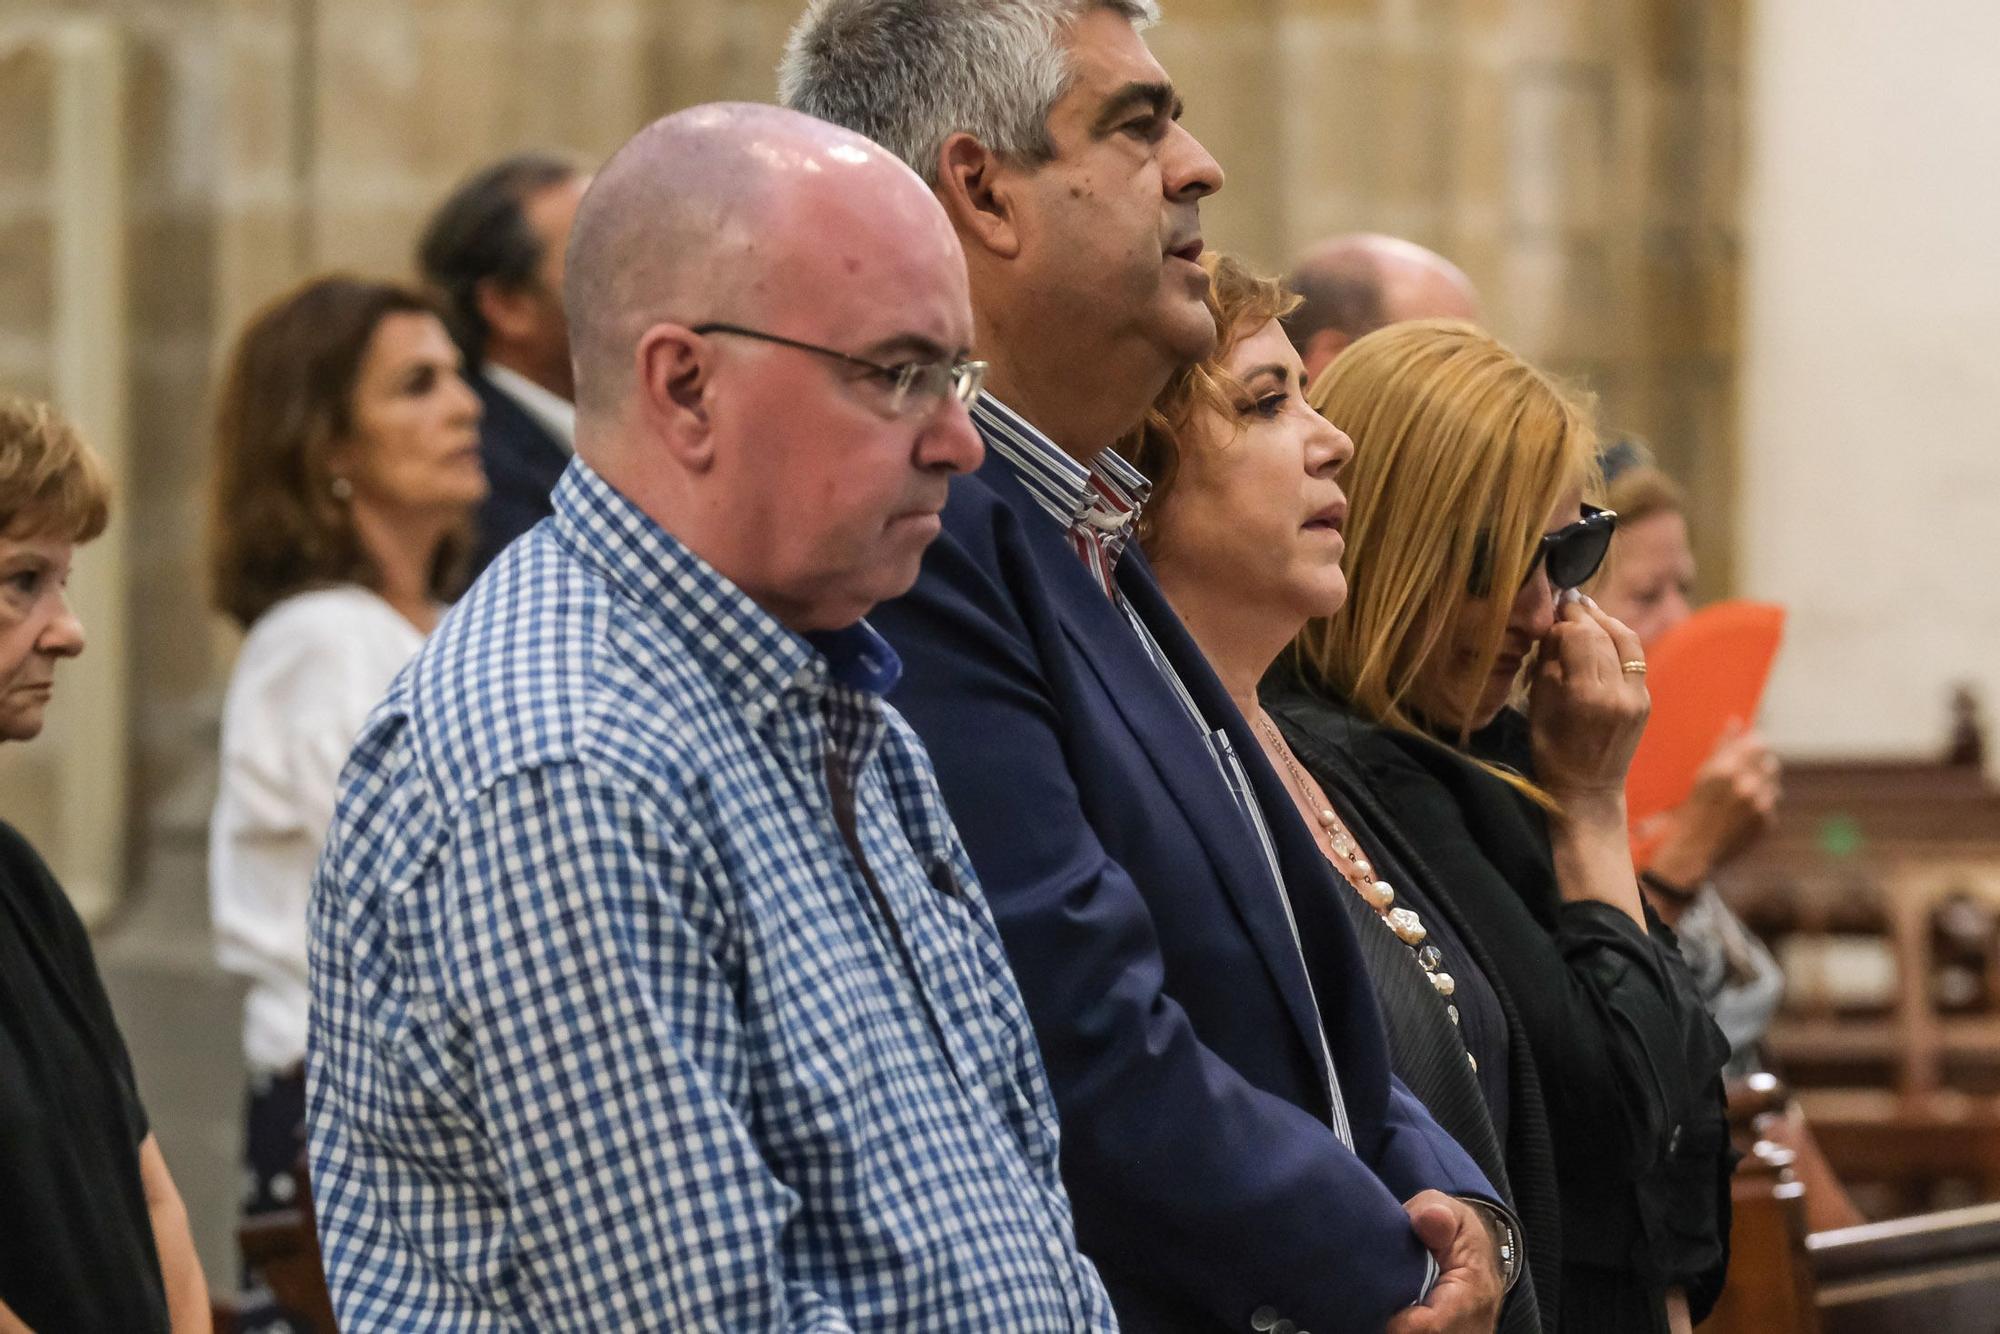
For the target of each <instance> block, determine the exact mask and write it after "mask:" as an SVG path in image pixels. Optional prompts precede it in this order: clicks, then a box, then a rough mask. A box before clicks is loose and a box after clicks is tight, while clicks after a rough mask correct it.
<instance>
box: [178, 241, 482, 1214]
mask: <svg viewBox="0 0 2000 1334" xmlns="http://www.w3.org/2000/svg"><path fill="white" fill-rule="evenodd" d="M458 372H459V358H458V352H457V350H456V348H455V347H454V346H453V344H452V341H451V338H450V337H449V335H447V333H446V332H445V327H444V324H443V322H442V321H441V320H440V319H439V318H438V315H437V313H436V311H435V309H434V307H433V306H432V305H431V303H430V302H429V301H427V300H426V299H425V298H423V297H421V296H419V295H418V294H416V293H415V292H411V291H408V290H405V289H403V288H400V287H396V286H391V285H389V284H384V283H377V282H368V281H362V280H358V279H353V278H345V277H330V278H321V279H318V280H315V281H313V282H310V283H308V284H306V285H305V286H303V287H301V288H299V289H297V290H296V291H294V292H292V293H290V294H288V295H286V296H284V297H282V298H281V299H279V300H278V301H276V302H274V303H273V304H271V305H270V306H268V307H266V308H265V310H264V311H263V312H262V313H261V314H259V315H258V316H257V317H256V318H255V319H254V320H253V321H252V322H251V324H250V326H249V328H248V329H247V330H246V331H245V332H244V334H243V337H242V339H241V341H240V342H239V343H238V344H237V347H236V351H235V355H234V357H233V358H232V361H231V365H230V370H229V375H228V378H227V380H226V382H225V383H224V386H223V390H222V395H221V402H220V410H219V416H218V422H217V446H218V449H217V454H218V457H217V467H216V472H215V492H214V514H213V524H214V534H213V540H212V544H211V558H212V575H213V580H214V598H215V605H216V606H217V608H218V609H219V610H221V611H222V612H224V613H225V614H226V615H228V616H229V617H230V618H231V619H232V620H234V621H235V622H236V623H237V624H238V625H239V626H241V627H243V628H244V629H245V630H247V631H248V635H247V637H246V638H245V640H244V642H243V648H242V652H241V655H240V656H239V657H238V659H237V662H236V667H235V670H234V672H233V673H232V675H231V677H230V681H229V693H228V697H227V699H226V701H225V703H224V706H223V717H222V770H221V785H220V789H219V791H218V793H217V796H216V802H215V813H214V817H213V820H212V822H211V826H210V840H209V901H210V906H211V910H212V913H213V916H214V924H215V939H216V953H217V956H218V958H219V960H220V962H221V964H222V966H223V967H224V968H226V969H228V970H229V971H231V972H233V973H238V974H240V975H242V976H243V977H244V978H245V979H246V980H247V981H248V983H249V992H248V996H247V998H246V1001H245V1005H244V1022H243V1049H244V1057H245V1059H246V1062H247V1064H248V1069H249V1075H250V1096H249V1104H248V1114H247V1135H246V1159H247V1164H248V1167H249V1171H250V1178H251V1179H250V1182H249V1188H248V1190H247V1192H246V1197H245V1210H246V1212H247V1213H257V1212H262V1211H267V1210H270V1209H275V1208H283V1207H285V1206H286V1205H288V1204H289V1203H290V1202H291V1200H292V1196H293V1190H294V1188H293V1176H292V1170H293V1166H294V1164H295V1163H296V1162H297V1161H298V1160H299V1155H300V1151H301V1149H302V1148H303V1146H304V1129H305V1078H304V1060H305V1054H306V1008H307V986H306V897H307V893H308V890H309V889H310V886H311V883H312V875H313V867H314V864H315V862H316V861H317V860H318V857H319V851H320V845H321V843H322V842H323V841H324V839H325V836H326V829H327V825H328V822H329V821H330V820H331V818H332V815H333V805H334V795H335V791H336V788H337V784H338V780H339V775H340V769H341V765H342V764H343V763H344V762H345V761H346V758H347V752H348V748H349V746H350V745H351V744H352V742H353V740H354V737H355V736H356V734H357V733H358V732H359V731H360V729H361V725H362V723H363V721H364V720H365V719H366V718H367V716H368V713H369V711H370V710H371V709H372V708H373V707H374V706H375V703H376V702H377V701H378V700H379V699H380V698H381V697H382V695H383V694H384V693H385V692H386V691H387V689H388V686H389V683H390V681H391V679H392V678H394V676H395V675H396V673H397V672H398V671H399V670H400V669H401V668H402V666H403V664H404V663H406V662H407V661H408V660H409V659H410V658H411V657H412V656H413V655H414V654H415V653H416V650H417V648H418V647H419V646H420V645H421V644H422V642H423V638H424V636H425V635H426V634H428V633H429V632H430V630H431V628H432V627H433V626H434V625H436V623H437V619H438V616H439V614H440V613H441V611H442V610H443V598H444V597H445V595H446V593H447V592H448V591H449V590H451V589H452V588H453V586H454V583H455V580H456V579H457V571H458V570H459V568H460V567H461V566H462V563H463V557H464V554H465V551H466V549H467V535H468V532H469V524H470V519H471V515H472V512H473V508H474V507H475V506H476V505H477V504H478V503H479V501H480V499H481V498H482V497H483V496H484V495H485V493H486V478H485V475H484V473H483V472H482V471H481V468H480V462H479V450H478V444H479V440H478V434H477V426H478V421H479V400H478V399H477V398H476V397H474V395H473V393H472V391H471V390H470V389H469V388H467V386H466V384H465V382H464V380H462V379H461V378H460V377H459V373H458Z"/></svg>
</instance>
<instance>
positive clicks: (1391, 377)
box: [1293, 320, 1597, 800]
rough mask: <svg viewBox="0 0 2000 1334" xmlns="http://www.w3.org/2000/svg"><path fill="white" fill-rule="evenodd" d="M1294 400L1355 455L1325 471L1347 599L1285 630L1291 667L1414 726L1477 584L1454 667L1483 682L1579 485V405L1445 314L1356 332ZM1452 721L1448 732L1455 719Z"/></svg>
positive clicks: (1582, 450)
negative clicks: (1335, 472) (1343, 546)
mask: <svg viewBox="0 0 2000 1334" xmlns="http://www.w3.org/2000/svg"><path fill="white" fill-rule="evenodd" d="M1307 397H1308V398H1309V399H1310V401H1311V402H1312V405H1313V406H1314V407H1316V408H1318V409H1319V410H1320V412H1321V413H1323V414H1324V415H1325V416H1326V418H1327V420H1329V421H1331V422H1332V423H1333V424H1334V425H1336V426H1338V427H1339V428H1340V429H1341V430H1343V431H1345V432H1347V434H1348V436H1349V437H1350V438H1351V439H1352V440H1353V441H1354V461H1353V462H1352V463H1350V464H1349V465H1348V467H1347V469H1346V470H1345V472H1344V473H1343V474H1342V475H1341V479H1340V480H1341V485H1342V487H1343V488H1344V489H1345V490H1346V492H1347V496H1348V503H1349V506H1350V509H1349V514H1348V519H1347V524H1346V527H1345V535H1346V538H1347V555H1346V559H1345V560H1344V561H1343V565H1344V567H1345V569H1346V572H1347V583H1348V590H1349V591H1348V596H1347V603H1346V605H1345V606H1343V607H1342V608H1341V610H1340V611H1339V612H1338V613H1337V614H1335V615H1334V616H1332V617H1323V618H1318V619H1315V620H1313V621H1311V622H1309V623H1307V625H1306V627H1305V628H1304V629H1303V630H1301V631H1300V632H1299V635H1298V637H1297V639H1296V640H1295V641H1294V643H1293V651H1294V653H1295V655H1296V661H1297V664H1298V667H1299V669H1300V671H1301V672H1302V674H1303V675H1304V677H1305V679H1306V680H1307V681H1308V682H1309V683H1311V684H1313V685H1316V686H1319V687H1321V688H1324V689H1327V690H1330V691H1331V692H1332V693H1334V694H1336V695H1338V696H1340V697H1341V698H1342V699H1344V700H1346V701H1347V703H1348V704H1349V705H1350V706H1351V707H1353V708H1354V709H1355V710H1356V711H1357V712H1359V713H1360V714H1362V715H1363V716H1365V717H1367V718H1369V719H1371V720H1373V721H1374V722H1376V723H1378V724H1380V725H1382V726H1384V727H1388V728H1393V729H1395V730H1397V731H1402V732H1411V733H1420V732H1422V731H1423V730H1424V729H1423V728H1422V727H1421V726H1420V725H1419V723H1418V721H1417V719H1416V717H1415V716H1414V715H1413V714H1412V711H1411V706H1410V692H1411V689H1412V687H1413V686H1414V685H1415V684H1416V683H1417V682H1418V681H1420V680H1422V679H1424V678H1425V677H1426V676H1427V675H1428V674H1429V673H1430V672H1432V671H1433V670H1435V669H1436V668H1437V667H1439V666H1441V665H1443V661H1444V655H1445V654H1446V653H1447V652H1448V650H1449V648H1450V638H1449V637H1450V634H1451V631H1452V627H1453V625H1454V623H1455V622H1456V620H1457V617H1458V613H1459V611H1460V609H1461V607H1463V605H1464V604H1465V603H1466V602H1467V601H1468V600H1469V599H1471V598H1472V597H1473V596H1474V595H1473V593H1472V592H1471V590H1472V589H1473V588H1475V587H1483V588H1487V589H1490V590H1492V591H1491V594H1490V595H1489V596H1488V597H1487V598H1486V599H1485V602H1486V615H1485V617H1484V624H1483V626H1482V627H1481V631H1482V632H1481V635H1480V638H1479V645H1480V647H1479V657H1478V661H1477V663H1476V664H1474V665H1473V666H1470V667H1467V668H1466V669H1465V670H1466V672H1467V674H1468V677H1469V678H1471V679H1478V680H1484V679H1485V678H1486V676H1487V675H1488V674H1490V673H1491V672H1492V670H1493V668H1494V665H1495V664H1496V663H1497V662H1498V661H1499V658H1500V654H1501V652H1502V649H1503V647H1504V641H1505V639H1506V632H1507V619H1508V615H1509V612H1510V609H1511V606H1512V603H1513V593H1514V590H1515V589H1517V588H1519V587H1520V586H1521V584H1522V582H1523V581H1524V580H1525V579H1526V577H1527V574H1528V570H1529V564H1530V562H1531V561H1532V560H1533V559H1534V556H1535V549H1536V546H1537V544H1538V543H1539V542H1540V540H1541V536H1542V531H1543V525H1544V524H1545V523H1546V522H1547V521H1548V516H1549V511H1550V510H1551V509H1552V508H1553V507H1554V506H1555V504H1556V502H1557V501H1558V500H1559V499H1561V498H1562V496H1563V495H1564V493H1566V492H1569V491H1572V490H1578V489H1582V490H1584V491H1585V492H1587V493H1589V492H1594V490H1595V483H1596V473H1597V464H1596V433H1595V429H1594V427H1593V426H1592V423H1591V409H1590V405H1589V402H1588V400H1587V399H1586V398H1585V397H1584V396H1582V395H1580V394H1578V393H1576V392H1574V391H1572V390H1569V389H1566V388H1565V387H1563V386H1562V385H1560V384H1558V383H1557V382H1556V381H1555V380H1553V379H1552V378H1550V377H1549V376H1547V375H1545V374H1543V373H1542V372H1541V371H1539V370H1536V369H1535V368H1534V367H1533V366H1531V365H1529V364H1528V363H1527V362H1526V361H1524V360H1522V359H1521V358H1520V357H1519V356H1517V355H1516V354H1515V353H1514V352H1513V351H1511V350H1510V349H1508V348H1507V347H1506V346H1504V345H1503V344H1501V343H1500V342H1499V341H1498V340H1496V339H1494V338H1492V337H1491V336H1489V335H1487V334H1485V333H1483V332H1481V331H1480V330H1479V329H1478V328H1476V327H1475V326H1473V325H1471V324H1466V323H1462V322H1460V321H1456V320H1417V321H1412V322H1410V323H1405V324H1394V325H1390V326H1389V327H1388V328H1385V329H1381V330H1378V331H1376V332H1375V333H1372V334H1369V335H1368V336H1367V337H1365V338H1361V339H1358V340H1356V341H1355V342H1354V344H1353V345H1352V346H1350V347H1349V348H1348V349H1347V350H1346V351H1345V352H1343V353H1342V354H1341V355H1340V356H1339V357H1338V358H1337V359H1336V360H1335V361H1334V363H1333V364H1332V366H1330V367H1329V368H1328V369H1327V371H1326V372H1325V373H1324V374H1323V375H1321V376H1320V378H1319V380H1318V382H1317V383H1315V384H1314V385H1313V387H1312V390H1311V392H1310V393H1309V394H1308V395H1307ZM1475 673H1476V675H1475ZM1429 721H1430V722H1431V723H1433V724H1434V725H1435V724H1437V723H1441V722H1444V721H1446V720H1443V719H1431V720H1429ZM1455 721H1459V735H1458V740H1459V743H1460V744H1461V745H1463V744H1464V743H1465V741H1466V739H1467V737H1468V735H1469V733H1470V727H1469V723H1468V722H1467V721H1465V720H1455ZM1507 777H1508V778H1509V781H1510V782H1514V783H1515V784H1516V785H1517V786H1519V787H1521V788H1523V790H1526V791H1529V792H1530V794H1531V795H1535V796H1536V797H1537V799H1538V800H1545V799H1544V798H1541V797H1540V795H1539V794H1538V793H1535V792H1534V791H1533V789H1532V788H1531V787H1529V785H1527V784H1524V783H1521V782H1520V780H1519V779H1518V778H1514V777H1512V776H1511V775H1508V776H1507Z"/></svg>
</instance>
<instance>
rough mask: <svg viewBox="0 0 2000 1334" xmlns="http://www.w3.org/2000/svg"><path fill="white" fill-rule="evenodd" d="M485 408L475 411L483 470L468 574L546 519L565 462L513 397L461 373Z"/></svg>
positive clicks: (562, 452)
mask: <svg viewBox="0 0 2000 1334" xmlns="http://www.w3.org/2000/svg"><path fill="white" fill-rule="evenodd" d="M466 383H467V384H469V385H471V386H472V392H474V393H475V394H478V395H479V402H480V405H481V407H482V408H483V409H484V411H482V412H481V413H480V415H479V461H480V463H481V464H482V465H483V466H484V467H485V469H486V488H487V489H486V499H485V500H484V501H482V502H480V506H479V513H478V515H477V517H476V518H474V520H473V531H474V540H473V549H472V563H471V566H470V568H469V569H468V570H467V572H466V573H467V577H468V578H476V577H477V576H478V574H479V572H480V571H481V570H483V569H485V568H486V567H487V566H488V565H490V564H492V562H493V558H494V557H495V556H497V555H499V554H500V552H501V550H502V549H504V548H505V547H506V545H507V544H508V543H509V542H512V541H513V540H514V539H515V538H517V537H519V536H520V535H521V534H522V533H525V532H527V531H528V530H529V529H530V528H533V527H534V526H535V525H536V524H538V523H540V522H541V521H542V520H543V519H546V518H548V517H549V514H550V513H551V506H550V504H549V494H550V493H551V492H553V491H554V490H555V489H556V480H557V479H558V478H560V477H561V476H562V474H563V469H564V468H567V467H568V466H569V451H568V450H567V449H565V448H563V444H562V442H561V441H560V440H558V439H556V438H555V437H554V436H553V435H550V434H549V431H548V428H547V427H545V426H543V425H542V424H541V423H540V422H538V421H536V420H535V419H534V417H533V416H532V415H531V414H530V413H529V412H528V410H527V409H526V408H524V407H522V406H521V405H520V404H519V403H516V402H515V401H514V399H513V396H512V395H510V394H508V393H507V392H506V391H505V390H502V389H498V388H496V387H495V386H494V384H493V382H492V381H491V380H488V379H487V378H486V377H485V376H484V375H481V374H479V373H477V372H474V373H472V374H469V375H467V376H466Z"/></svg>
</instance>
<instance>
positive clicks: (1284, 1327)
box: [1271, 1320, 1299, 1334]
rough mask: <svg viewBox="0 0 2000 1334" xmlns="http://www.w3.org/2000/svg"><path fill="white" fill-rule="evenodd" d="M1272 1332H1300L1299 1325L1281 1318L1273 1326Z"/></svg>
mask: <svg viewBox="0 0 2000 1334" xmlns="http://www.w3.org/2000/svg"><path fill="white" fill-rule="evenodd" d="M1271 1334H1299V1327H1298V1326H1297V1325H1295V1324H1293V1323H1292V1322H1291V1321H1289V1320H1280V1321H1279V1322H1278V1323H1277V1324H1275V1325H1273V1326H1271Z"/></svg>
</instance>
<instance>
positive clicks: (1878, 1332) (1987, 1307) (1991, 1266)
mask: <svg viewBox="0 0 2000 1334" xmlns="http://www.w3.org/2000/svg"><path fill="white" fill-rule="evenodd" d="M1806 1251H1807V1254H1808V1256H1809V1257H1810V1261H1811V1267H1812V1274H1813V1280H1814V1283H1815V1285H1816V1287H1817V1289H1818V1298H1817V1300H1818V1306H1819V1316H1820V1323H1821V1326H1822V1328H1823V1329H1824V1334H1993V1332H1994V1331H1995V1330H1996V1329H2000V1204H1983V1205H1979V1206H1977V1207H1974V1208H1971V1209H1953V1210H1950V1211H1948V1212H1945V1213H1935V1214H1923V1215H1919V1216H1918V1217H1915V1218H1898V1219H1893V1220H1891V1221H1889V1222H1886V1223H1867V1224H1864V1225H1862V1226H1861V1227H1853V1228H1845V1229H1842V1230H1841V1231H1839V1232H1821V1233H1815V1234H1814V1235H1813V1236H1811V1237H1808V1238H1807V1239H1806ZM1774 1329H1776V1330H1781V1329H1782V1327H1774Z"/></svg>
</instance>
